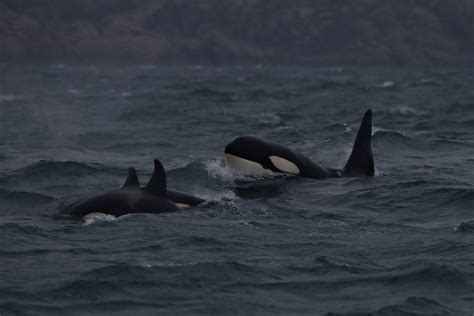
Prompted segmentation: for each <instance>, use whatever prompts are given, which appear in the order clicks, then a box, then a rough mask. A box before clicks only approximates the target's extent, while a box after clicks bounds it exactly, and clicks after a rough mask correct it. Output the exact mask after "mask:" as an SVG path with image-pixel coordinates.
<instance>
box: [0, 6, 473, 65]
mask: <svg viewBox="0 0 474 316" xmlns="http://www.w3.org/2000/svg"><path fill="white" fill-rule="evenodd" d="M473 56H474V1H472V0H452V1H451V0H449V1H447V0H404V1H393V0H357V1H352V0H227V1H225V0H199V1H191V0H153V1H151V0H120V1H118V0H95V1H94V0H68V1H64V0H37V1H31V0H2V1H1V2H0V60H1V61H17V62H23V61H40V62H60V61H70V62H93V63H95V62H127V63H158V64H212V65H228V64H304V65H335V64H337V65H340V64H353V65H421V66H427V65H473V64H474V57H473Z"/></svg>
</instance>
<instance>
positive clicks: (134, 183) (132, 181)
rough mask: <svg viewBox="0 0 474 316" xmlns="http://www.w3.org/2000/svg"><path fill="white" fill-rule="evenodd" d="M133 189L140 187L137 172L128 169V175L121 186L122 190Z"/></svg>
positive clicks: (133, 169)
mask: <svg viewBox="0 0 474 316" xmlns="http://www.w3.org/2000/svg"><path fill="white" fill-rule="evenodd" d="M133 187H140V181H138V176H137V171H136V170H135V168H133V167H130V168H128V175H127V179H125V182H124V183H123V184H122V187H121V188H122V189H123V188H133Z"/></svg>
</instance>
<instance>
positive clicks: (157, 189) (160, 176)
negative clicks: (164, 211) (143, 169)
mask: <svg viewBox="0 0 474 316" xmlns="http://www.w3.org/2000/svg"><path fill="white" fill-rule="evenodd" d="M145 191H147V192H148V193H150V194H153V195H158V196H166V175H165V169H164V168H163V165H162V164H161V162H160V161H159V160H158V159H155V170H154V171H153V175H152V176H151V178H150V181H148V183H147V185H146V186H145Z"/></svg>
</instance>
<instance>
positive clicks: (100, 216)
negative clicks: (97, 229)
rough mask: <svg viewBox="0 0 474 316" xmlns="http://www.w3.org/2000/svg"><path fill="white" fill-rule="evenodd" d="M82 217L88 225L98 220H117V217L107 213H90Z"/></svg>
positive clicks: (85, 224)
mask: <svg viewBox="0 0 474 316" xmlns="http://www.w3.org/2000/svg"><path fill="white" fill-rule="evenodd" d="M82 219H83V220H84V226H88V225H91V224H94V223H96V222H112V221H115V220H117V217H115V216H113V215H109V214H105V213H90V214H87V215H86V216H84V217H83V218H82Z"/></svg>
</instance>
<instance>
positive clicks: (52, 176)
mask: <svg viewBox="0 0 474 316" xmlns="http://www.w3.org/2000/svg"><path fill="white" fill-rule="evenodd" d="M2 71H4V72H5V73H4V76H6V77H8V78H10V80H8V81H4V82H2V84H3V86H2V95H1V96H0V103H1V104H2V105H5V106H6V107H4V109H3V110H4V111H6V112H2V109H0V126H2V135H1V136H2V137H1V138H0V139H1V140H2V144H3V145H2V144H0V161H1V163H2V167H3V168H2V169H1V170H0V187H1V188H0V235H1V236H2V238H1V239H0V258H1V260H0V261H1V264H0V293H2V295H0V313H1V314H2V315H3V314H6V315H9V313H10V314H47V315H64V314H103V313H104V314H110V313H114V314H128V315H132V314H133V315H140V314H141V315H149V314H157V313H158V314H160V313H163V314H206V315H207V314H269V313H270V314H289V315H292V314H311V315H325V314H328V313H333V315H393V314H395V315H436V314H439V315H450V314H451V315H469V314H472V310H473V309H472V306H473V305H472V302H474V295H473V293H474V277H473V276H474V266H473V265H472V253H473V249H474V244H473V240H472V236H473V234H474V224H473V216H472V205H473V203H474V191H473V183H472V179H473V178H474V173H473V170H474V169H473V168H472V167H473V166H474V160H473V159H472V157H473V155H474V152H473V143H472V139H473V137H474V134H473V130H472V124H473V114H474V112H473V109H474V107H473V103H472V91H471V90H472V89H471V87H472V83H473V82H474V77H473V76H472V74H470V73H469V72H468V71H454V70H453V71H450V72H449V73H446V72H441V73H438V72H437V71H435V70H430V71H426V72H425V71H422V70H416V71H411V70H409V69H406V70H397V71H392V70H383V69H378V70H377V69H371V70H369V69H358V68H354V69H352V68H347V69H346V68H345V69H343V70H338V69H303V68H294V69H293V68H292V69H276V68H271V67H263V68H262V67H260V68H259V69H253V68H242V67H241V68H239V67H235V68H230V69H227V68H222V69H213V68H208V67H200V68H199V69H195V70H193V69H190V68H184V69H162V68H160V67H157V68H155V67H120V68H114V67H99V66H97V67H94V68H88V67H82V66H69V65H63V66H60V67H50V66H39V65H37V66H29V65H21V66H20V65H4V66H3V67H2ZM33 96H34V97H33ZM368 108H371V109H372V111H373V123H374V128H373V152H374V155H375V164H376V170H377V172H378V176H377V177H374V178H345V179H326V180H311V179H302V178H297V177H282V176H277V175H275V176H270V177H262V178H258V177H257V178H253V177H246V176H240V175H235V174H233V173H232V172H231V171H230V170H229V169H228V168H226V166H225V164H224V161H223V159H222V150H223V148H224V146H225V145H226V144H227V143H229V142H230V141H231V140H232V139H234V138H235V137H237V136H240V135H249V134H250V135H258V136H259V137H262V138H265V139H268V140H270V141H274V142H278V143H282V144H284V145H286V146H288V147H291V148H293V149H296V150H300V151H301V152H303V153H305V154H307V155H308V156H309V157H311V158H312V159H314V161H318V162H321V164H322V165H324V166H328V167H333V166H341V165H343V164H344V161H345V160H346V158H347V156H348V155H349V153H350V150H351V148H352V144H353V141H354V137H355V134H356V131H357V128H358V126H359V124H360V118H361V117H362V115H363V113H364V112H365V111H366V110H367V109H368ZM2 113H6V115H1V114H2ZM155 158H159V159H160V160H162V161H163V164H164V165H165V168H166V178H167V184H168V188H170V189H173V190H179V191H183V192H187V193H190V194H193V195H196V196H199V197H201V198H204V199H206V200H207V202H206V203H204V204H202V205H200V206H198V207H195V208H191V209H189V210H186V211H183V212H176V213H167V214H132V215H127V216H124V217H120V218H118V219H115V218H113V217H100V218H93V219H90V220H89V221H86V222H84V221H81V220H80V219H75V218H72V217H69V216H64V215H58V213H59V211H60V210H61V209H62V208H63V206H64V205H66V204H68V203H70V202H73V201H74V200H76V199H78V198H81V197H84V196H87V195H91V194H95V193H96V192H100V191H103V190H109V189H114V188H117V187H118V186H119V185H120V184H121V183H122V182H123V179H124V177H125V174H126V170H127V168H128V167H129V166H134V167H136V168H137V170H138V171H139V176H140V180H141V182H142V184H144V183H146V181H147V179H148V176H149V174H150V173H151V172H152V170H151V169H152V161H153V159H155Z"/></svg>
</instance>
